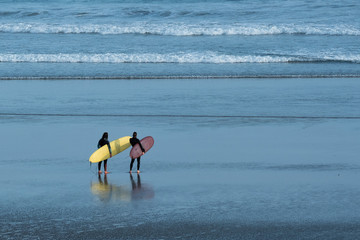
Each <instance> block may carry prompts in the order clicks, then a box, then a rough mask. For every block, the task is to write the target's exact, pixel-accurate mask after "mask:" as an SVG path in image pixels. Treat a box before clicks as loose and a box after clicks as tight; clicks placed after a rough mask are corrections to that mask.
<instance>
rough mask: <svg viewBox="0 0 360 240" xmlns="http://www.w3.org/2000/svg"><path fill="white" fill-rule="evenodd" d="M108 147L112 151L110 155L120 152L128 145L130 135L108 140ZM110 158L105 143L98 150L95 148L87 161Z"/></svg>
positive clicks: (99, 160) (93, 161) (95, 161)
mask: <svg viewBox="0 0 360 240" xmlns="http://www.w3.org/2000/svg"><path fill="white" fill-rule="evenodd" d="M110 147H111V151H112V155H113V156H115V155H116V154H118V153H121V152H122V151H124V150H125V149H127V148H128V147H130V137H129V136H126V137H122V138H119V139H116V140H114V141H112V142H110ZM108 158H110V152H109V148H108V146H107V145H104V146H102V147H101V148H99V149H98V150H96V151H95V152H94V153H93V154H92V155H91V156H90V158H89V161H90V162H92V163H97V162H101V161H104V160H106V159H108Z"/></svg>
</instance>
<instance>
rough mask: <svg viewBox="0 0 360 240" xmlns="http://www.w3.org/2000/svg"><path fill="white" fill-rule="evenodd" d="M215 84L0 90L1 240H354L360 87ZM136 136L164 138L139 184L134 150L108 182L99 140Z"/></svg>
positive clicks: (118, 159)
mask: <svg viewBox="0 0 360 240" xmlns="http://www.w3.org/2000/svg"><path fill="white" fill-rule="evenodd" d="M210 82H211V84H209V82H207V81H202V80H193V81H190V82H188V81H185V82H184V80H179V81H174V82H173V83H171V84H167V82H166V81H162V80H153V81H151V82H146V81H140V82H137V83H136V85H135V84H134V83H133V82H132V81H105V83H106V84H103V83H104V82H102V81H89V82H87V84H86V85H85V84H84V83H83V82H79V81H69V82H66V84H65V82H63V81H55V82H48V81H32V82H18V81H15V82H14V81H9V82H4V81H2V82H1V83H0V84H1V88H0V91H1V94H0V96H1V98H3V99H6V100H7V104H6V105H4V104H2V105H1V109H0V110H1V113H2V115H0V122H1V125H0V128H1V132H2V136H3V137H2V139H3V140H2V142H1V146H2V147H1V152H2V157H1V159H0V166H1V168H2V169H3V172H2V174H1V175H0V187H1V189H2V190H1V192H0V205H1V212H0V219H1V224H0V226H1V227H0V234H1V235H0V236H1V238H5V239H36V238H56V239H62V238H72V239H82V238H84V239H85V238H86V239H101V238H107V239H174V238H182V239H189V238H190V239H264V238H265V239H314V238H324V239H339V238H341V239H355V238H356V237H357V236H358V235H359V233H360V232H359V229H360V218H359V216H360V212H359V209H360V202H359V201H358V200H357V199H359V197H360V191H359V181H358V175H359V172H360V164H359V162H358V154H357V148H358V144H357V143H359V140H360V139H359V136H360V134H359V133H360V128H359V121H360V120H359V119H358V118H357V116H359V114H358V108H355V107H354V106H355V105H356V104H358V102H359V96H358V95H357V94H355V93H356V92H358V89H359V85H358V80H355V79H341V80H333V79H326V80H324V79H317V80H316V79H315V80H311V81H310V80H305V81H303V82H301V81H300V83H299V82H294V81H293V79H290V80H284V79H283V80H271V81H270V82H267V81H265V80H262V81H256V80H255V81H253V80H232V81H229V80H227V81H226V83H227V84H226V85H222V84H223V82H222V81H221V80H211V81H210ZM183 83H184V84H183ZM305 83H306V84H305ZM28 84H30V85H32V87H34V86H37V87H36V88H32V90H31V91H29V90H27V89H29V88H26V87H24V85H28ZM302 84H303V85H302ZM139 85H141V86H142V87H144V88H146V89H147V91H144V95H142V96H138V97H136V96H135V97H134V103H133V104H134V105H136V106H138V108H139V109H136V108H131V107H129V106H128V105H127V104H124V107H123V108H119V109H116V110H114V111H115V112H116V114H117V115H116V116H110V114H111V113H113V111H112V108H111V106H112V105H111V104H112V103H113V102H116V103H121V102H122V101H125V99H132V94H131V93H132V92H133V91H134V90H135V89H136V88H135V87H136V86H139ZM20 86H21V88H20ZM69 86H71V88H70V89H69V88H68V87H69ZM194 86H198V88H196V89H197V91H196V90H193V91H190V89H191V88H194ZM219 86H223V90H222V89H221V88H220V89H217V90H218V91H215V88H217V87H219ZM203 88H205V89H203ZM340 88H341V91H339V89H340ZM15 89H18V91H17V92H15ZM33 89H37V90H33ZM115 89H117V90H119V92H120V93H121V94H120V95H119V96H117V95H116V92H117V91H116V90H115ZM231 89H233V92H234V94H232V95H231V94H230V95H227V94H225V93H231V91H230V90H231ZM170 91H173V94H172V95H166V93H167V92H170ZM94 93H97V94H94ZM246 93H247V94H246ZM271 93H272V94H271ZM275 93H284V94H275ZM93 96H95V97H93ZM116 96H117V97H116ZM166 96H169V97H168V98H166ZM94 98H95V100H96V99H97V101H95V100H94ZM141 99H149V101H148V102H144V104H139V103H140V102H141ZM166 99H168V100H167V101H165V100H166ZM196 99H197V100H198V101H200V102H201V101H203V102H202V104H200V105H199V106H198V108H195V107H194V108H191V107H189V106H192V104H193V103H194V102H195V101H196ZM209 99H214V101H212V102H211V104H210V103H209ZM100 100H101V101H100ZM99 101H100V102H102V103H103V105H102V104H100V103H99ZM112 101H113V102H112ZM249 101H250V102H249ZM269 101H271V102H269ZM1 102H4V101H1ZM100 105H101V106H103V107H100ZM130 105H131V103H130ZM247 106H254V107H251V108H250V107H247ZM91 109H92V110H94V109H96V110H97V112H98V113H99V114H95V115H90V114H89V113H93V111H91ZM132 113H135V114H134V115H131V114H132ZM195 114H198V115H201V116H194V115H195ZM231 114H234V115H235V117H226V116H227V115H231ZM245 114H248V115H250V116H247V117H246V116H242V115H245ZM259 114H263V115H262V116H257V115H259ZM267 114H272V115H275V116H273V117H266V116H267ZM102 115H103V116H102ZM150 115H156V116H150ZM212 115H214V116H212ZM225 115H226V116H225ZM285 115H290V117H289V116H288V117H286V116H285ZM255 116H257V117H255ZM276 116H278V117H279V118H278V117H276ZM284 116H285V117H284ZM291 116H293V117H291ZM334 116H335V117H338V118H333V117H334ZM303 117H304V118H303ZM312 117H316V118H312ZM134 130H136V131H137V132H138V134H139V137H140V138H141V137H145V136H146V135H151V136H153V137H154V139H155V145H154V147H153V148H152V149H151V150H150V151H149V152H148V153H147V154H146V155H144V156H143V157H142V161H141V170H142V172H141V173H140V175H137V174H132V175H130V174H129V173H128V168H129V163H130V161H129V157H128V154H129V150H126V151H125V152H123V153H121V154H119V155H117V156H115V157H114V158H113V159H110V160H109V162H108V167H109V170H110V172H111V173H110V174H108V175H107V176H106V177H105V176H104V175H101V176H100V177H99V176H98V175H97V174H96V165H92V166H89V162H88V158H89V156H90V155H91V153H92V152H93V151H94V150H95V149H96V144H97V141H98V139H99V138H100V137H101V134H102V133H103V132H104V131H108V132H109V134H110V136H109V137H110V140H112V139H115V138H117V137H121V136H124V135H131V133H132V131H134ZM135 165H136V164H135Z"/></svg>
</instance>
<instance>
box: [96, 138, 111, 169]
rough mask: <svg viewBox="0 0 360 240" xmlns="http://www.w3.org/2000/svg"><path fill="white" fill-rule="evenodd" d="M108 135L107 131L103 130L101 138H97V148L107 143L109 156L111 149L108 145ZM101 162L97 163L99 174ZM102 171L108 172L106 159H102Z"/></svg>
mask: <svg viewBox="0 0 360 240" xmlns="http://www.w3.org/2000/svg"><path fill="white" fill-rule="evenodd" d="M108 137H109V134H108V133H107V132H104V134H103V136H102V138H101V139H100V140H99V143H98V148H101V147H102V146H104V145H108V148H109V152H110V157H112V151H111V147H110V143H109V140H108ZM101 162H102V161H101ZM101 162H99V163H98V169H99V174H100V173H101ZM104 172H105V174H107V173H108V171H107V159H105V160H104Z"/></svg>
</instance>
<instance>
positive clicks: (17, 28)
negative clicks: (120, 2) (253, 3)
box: [0, 22, 360, 36]
mask: <svg viewBox="0 0 360 240" xmlns="http://www.w3.org/2000/svg"><path fill="white" fill-rule="evenodd" d="M0 32H3V33H38V34H104V35H109V34H112V35H121V34H144V35H164V36H167V35H168V36H221V35H244V36H255V35H281V34H291V35H296V34H301V35H348V36H360V28H358V27H355V26H351V25H334V26H331V25H294V24H288V25H286V24H283V25H271V24H270V25H265V24H264V25H261V24H260V25H253V24H249V25H248V24H247V25H242V24H231V25H223V24H218V23H199V24H185V23H162V24H153V23H146V22H137V23H124V24H118V25H112V24H83V25H72V24H65V25H59V24H43V23H7V24H6V23H5V24H4V23H3V24H0Z"/></svg>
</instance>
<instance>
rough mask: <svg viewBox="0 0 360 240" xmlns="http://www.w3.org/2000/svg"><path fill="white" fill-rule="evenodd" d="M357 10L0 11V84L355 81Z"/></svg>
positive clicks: (102, 7) (279, 5)
mask: <svg viewBox="0 0 360 240" xmlns="http://www.w3.org/2000/svg"><path fill="white" fill-rule="evenodd" d="M359 15H360V3H359V2H358V1H356V0H345V1H331V2H329V1H326V0H316V1H311V2H308V1H304V0H291V1H290V0H277V1H271V2H269V1H250V0H249V1H247V0H244V1H215V0H214V1H213V0H210V1H209V0H207V1H170V0H169V1H146V0H144V1H97V0H95V1H80V0H79V1H70V0H67V1H1V9H0V37H1V41H0V42H1V43H0V44H1V45H0V78H1V79H33V78H40V79H53V78H71V79H74V78H80V79H94V78H95V79H97V78H159V77H160V78H168V77H187V78H188V77H192V78H198V77H222V78H224V77H249V76H250V77H269V76H270V77H284V76H285V77H294V76H295V77H299V76H305V77H323V76H326V77H328V76H331V77H332V76H336V77H354V76H355V77H357V76H359V75H360V67H359V66H360V65H359V63H360V49H359V36H360V23H359V21H357V20H356V19H357V18H358V16H359Z"/></svg>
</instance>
